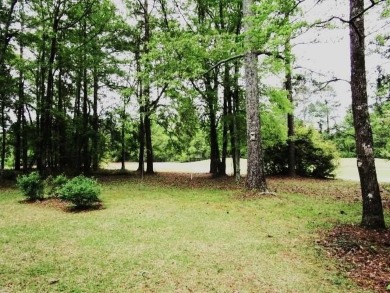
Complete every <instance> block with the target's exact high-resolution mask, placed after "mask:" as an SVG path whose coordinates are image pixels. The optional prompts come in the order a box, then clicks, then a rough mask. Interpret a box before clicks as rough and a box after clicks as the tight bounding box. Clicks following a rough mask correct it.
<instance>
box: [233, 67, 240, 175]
mask: <svg viewBox="0 0 390 293" xmlns="http://www.w3.org/2000/svg"><path fill="white" fill-rule="evenodd" d="M239 71H240V66H239V63H238V62H236V63H235V64H234V93H233V105H232V106H233V133H234V150H235V151H234V166H235V168H234V176H235V178H236V182H239V181H240V180H241V167H240V159H241V143H240V131H239V124H238V119H237V118H238V115H239V113H240V86H239V84H238V76H239Z"/></svg>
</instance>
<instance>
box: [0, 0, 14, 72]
mask: <svg viewBox="0 0 390 293" xmlns="http://www.w3.org/2000/svg"><path fill="white" fill-rule="evenodd" d="M17 2H18V1H17V0H12V1H11V3H10V6H9V9H8V13H7V14H6V15H5V17H6V19H7V20H6V22H5V25H4V28H3V30H2V32H1V34H0V36H1V43H0V46H1V47H0V66H3V65H4V59H5V52H6V51H7V48H8V45H9V43H10V41H11V39H12V35H10V33H9V29H10V26H11V23H12V18H13V14H14V10H15V5H16V3H17Z"/></svg>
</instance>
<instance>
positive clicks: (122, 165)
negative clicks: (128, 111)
mask: <svg viewBox="0 0 390 293" xmlns="http://www.w3.org/2000/svg"><path fill="white" fill-rule="evenodd" d="M124 111H125V107H123V117H122V134H121V140H122V152H121V153H122V154H121V170H122V171H124V170H126V166H125V161H126V158H125V154H126V149H125V147H126V144H125V118H124V116H125V115H124Z"/></svg>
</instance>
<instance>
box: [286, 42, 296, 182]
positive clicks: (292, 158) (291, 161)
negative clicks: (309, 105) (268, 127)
mask: <svg viewBox="0 0 390 293" xmlns="http://www.w3.org/2000/svg"><path fill="white" fill-rule="evenodd" d="M284 52H285V54H284V55H285V70H286V81H285V89H286V91H287V97H288V100H289V101H290V103H291V107H292V110H291V113H288V114H287V129H288V132H287V135H288V137H287V143H288V174H289V176H291V177H295V175H296V150H295V141H294V136H295V126H294V98H293V88H292V64H291V44H290V38H289V39H288V40H287V42H286V44H285V49H284Z"/></svg>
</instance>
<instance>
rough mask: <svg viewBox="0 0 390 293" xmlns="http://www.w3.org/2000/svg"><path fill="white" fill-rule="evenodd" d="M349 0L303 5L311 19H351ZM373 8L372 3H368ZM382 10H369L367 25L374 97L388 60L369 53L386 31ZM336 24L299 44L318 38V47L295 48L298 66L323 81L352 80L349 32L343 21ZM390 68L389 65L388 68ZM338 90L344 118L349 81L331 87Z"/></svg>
mask: <svg viewBox="0 0 390 293" xmlns="http://www.w3.org/2000/svg"><path fill="white" fill-rule="evenodd" d="M348 2H349V1H337V0H326V1H324V3H323V4H322V5H318V6H315V7H314V8H313V4H312V3H313V1H312V0H309V1H307V2H306V4H305V5H304V6H303V9H304V11H307V14H306V17H307V18H308V20H311V21H313V20H316V19H323V20H326V19H329V18H330V17H332V16H338V17H341V18H343V19H348V17H349V16H348V15H349V6H348V5H349V3H348ZM366 6H369V1H366ZM380 12H381V8H380V7H379V6H378V7H376V8H373V9H372V10H370V11H369V13H368V14H367V15H366V17H365V24H366V35H367V39H366V48H367V49H366V53H367V58H366V67H367V79H368V90H369V95H370V96H371V98H372V97H373V95H374V91H375V80H376V78H377V74H376V67H377V66H378V65H381V64H382V65H383V64H384V62H385V61H384V60H383V58H381V57H380V56H379V55H378V54H369V52H370V51H371V50H370V49H372V45H371V46H370V45H369V43H370V42H371V41H373V40H374V39H375V36H376V35H377V34H378V33H379V32H380V31H381V30H383V29H387V30H388V29H389V27H385V28H383V24H384V20H381V19H380V16H379V15H380ZM333 24H334V25H335V26H336V27H337V29H329V30H320V31H319V34H317V33H314V32H311V33H307V34H306V35H305V36H302V37H301V38H299V39H298V40H297V42H298V43H299V42H308V41H311V40H313V39H315V38H316V39H317V40H318V41H319V42H318V43H316V44H305V45H299V46H296V47H295V48H294V53H295V55H296V65H298V66H303V67H307V68H310V69H312V70H314V71H316V72H321V73H323V74H325V75H326V76H327V77H325V76H324V78H323V80H324V81H326V80H329V79H332V78H333V77H336V78H340V79H344V80H350V56H349V29H348V27H347V26H346V24H342V23H341V22H340V21H339V20H334V21H333ZM387 68H389V66H387ZM331 85H332V87H333V88H334V89H335V91H336V99H337V100H338V101H340V102H341V107H340V109H339V112H340V113H339V114H340V118H341V117H342V116H343V115H344V113H345V111H346V109H347V108H348V107H349V106H350V104H351V93H350V85H349V84H348V83H347V82H343V81H340V82H336V83H332V84H331Z"/></svg>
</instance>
